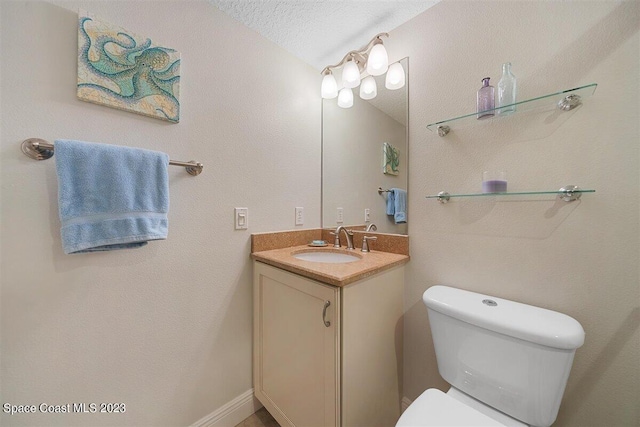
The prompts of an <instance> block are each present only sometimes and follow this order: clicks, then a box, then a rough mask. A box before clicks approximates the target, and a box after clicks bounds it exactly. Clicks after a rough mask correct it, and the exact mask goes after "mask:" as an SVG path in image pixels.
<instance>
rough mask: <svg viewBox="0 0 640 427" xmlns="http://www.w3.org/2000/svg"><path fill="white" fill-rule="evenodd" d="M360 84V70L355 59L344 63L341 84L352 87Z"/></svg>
mask: <svg viewBox="0 0 640 427" xmlns="http://www.w3.org/2000/svg"><path fill="white" fill-rule="evenodd" d="M359 84H360V70H359V69H358V64H356V62H355V61H349V62H347V63H346V64H344V68H343V69H342V86H344V87H348V88H353V87H358V85H359Z"/></svg>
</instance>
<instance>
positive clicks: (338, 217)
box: [336, 208, 344, 224]
mask: <svg viewBox="0 0 640 427" xmlns="http://www.w3.org/2000/svg"><path fill="white" fill-rule="evenodd" d="M336 222H337V223H338V224H342V223H343V222H344V211H343V209H342V208H338V209H337V211H336Z"/></svg>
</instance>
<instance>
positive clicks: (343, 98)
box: [338, 87, 353, 108]
mask: <svg viewBox="0 0 640 427" xmlns="http://www.w3.org/2000/svg"><path fill="white" fill-rule="evenodd" d="M338 107H342V108H351V107H353V91H352V90H351V89H350V88H348V87H345V88H342V89H340V93H338Z"/></svg>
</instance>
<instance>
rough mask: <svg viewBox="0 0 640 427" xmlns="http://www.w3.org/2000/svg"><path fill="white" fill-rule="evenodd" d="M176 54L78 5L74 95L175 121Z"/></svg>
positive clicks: (178, 105)
mask: <svg viewBox="0 0 640 427" xmlns="http://www.w3.org/2000/svg"><path fill="white" fill-rule="evenodd" d="M179 93H180V54H179V53H178V52H177V51H176V50H174V49H169V48H166V47H160V46H156V45H154V44H153V43H152V42H151V39H149V38H146V37H140V36H137V35H134V34H131V33H130V32H128V31H126V30H124V29H122V28H119V27H116V26H114V25H111V24H109V23H106V22H104V21H101V20H99V19H97V18H96V17H95V16H93V15H91V14H89V13H87V12H84V11H80V13H79V16H78V98H79V99H81V100H83V101H88V102H92V103H95V104H100V105H106V106H109V107H113V108H118V109H120V110H126V111H131V112H134V113H138V114H143V115H146V116H150V117H155V118H159V119H162V120H168V121H170V122H174V123H177V122H178V121H179V119H180V102H179Z"/></svg>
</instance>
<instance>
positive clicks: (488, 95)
mask: <svg viewBox="0 0 640 427" xmlns="http://www.w3.org/2000/svg"><path fill="white" fill-rule="evenodd" d="M489 79H490V77H485V78H484V79H482V87H481V88H480V90H479V91H478V105H477V111H478V119H479V120H480V119H488V118H489V117H493V115H494V114H495V111H493V109H494V108H495V106H496V105H495V90H494V88H493V86H491V85H490V84H489ZM487 110H492V111H487Z"/></svg>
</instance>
